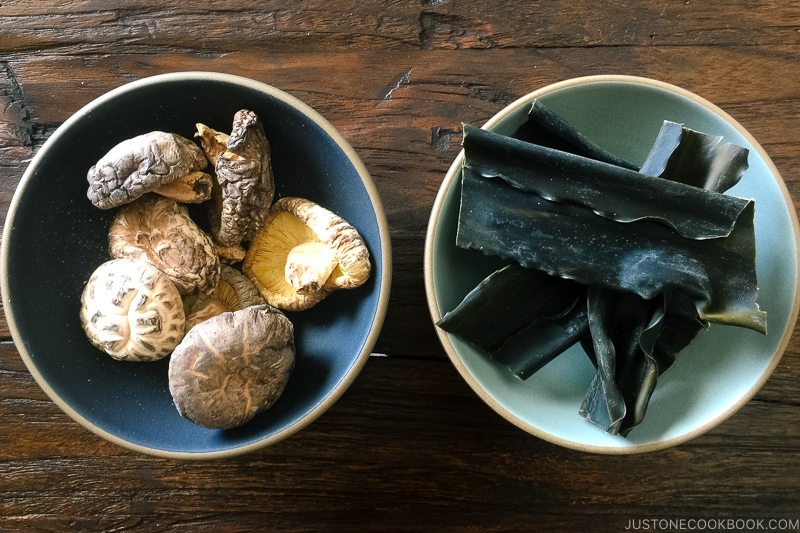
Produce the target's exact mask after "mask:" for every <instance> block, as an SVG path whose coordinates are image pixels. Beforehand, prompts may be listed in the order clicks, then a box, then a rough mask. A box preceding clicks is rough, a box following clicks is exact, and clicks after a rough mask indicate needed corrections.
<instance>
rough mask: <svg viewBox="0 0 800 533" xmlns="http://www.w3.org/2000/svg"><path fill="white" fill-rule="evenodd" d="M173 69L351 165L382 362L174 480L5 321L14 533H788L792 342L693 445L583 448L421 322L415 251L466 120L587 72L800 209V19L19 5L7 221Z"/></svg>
mask: <svg viewBox="0 0 800 533" xmlns="http://www.w3.org/2000/svg"><path fill="white" fill-rule="evenodd" d="M179 70H213V71H221V72H228V73H232V74H239V75H243V76H247V77H250V78H253V79H256V80H259V81H263V82H266V83H269V84H271V85H274V86H276V87H278V88H280V89H283V90H285V91H287V92H289V93H291V94H293V95H295V96H297V97H299V98H300V99H302V100H304V101H305V102H307V103H308V104H309V105H311V106H312V107H313V108H315V109H316V110H318V111H319V112H320V113H321V114H322V115H323V116H325V117H326V118H327V119H328V120H330V121H331V122H332V123H333V125H334V126H335V127H337V128H338V129H339V130H340V131H341V132H342V133H343V134H344V136H345V137H346V138H347V139H348V141H350V143H351V144H352V145H353V146H354V148H355V150H356V151H357V152H358V154H359V156H360V157H361V158H362V160H363V161H364V163H365V164H366V166H367V168H368V170H369V171H370V173H371V175H372V177H373V179H374V181H375V183H376V186H377V188H378V191H379V192H380V195H381V197H382V200H383V203H384V206H385V209H386V212H387V216H388V220H389V225H390V228H391V239H392V244H393V250H394V274H393V287H392V296H391V300H390V308H389V311H388V315H387V317H386V321H385V325H384V328H383V330H382V334H381V336H380V337H379V339H378V341H377V344H376V345H375V348H374V352H375V355H374V356H373V357H371V358H370V360H369V361H368V363H367V365H366V366H365V368H364V370H363V371H362V373H361V374H360V375H359V377H358V379H357V380H356V381H355V383H354V384H353V386H352V387H351V388H350V389H349V390H348V391H347V392H346V393H345V395H344V396H343V397H342V398H341V399H340V400H339V402H338V403H336V404H335V405H334V406H333V407H332V408H331V409H330V410H329V411H328V412H326V413H325V414H324V415H323V416H322V417H321V418H319V419H318V420H317V421H315V422H314V423H313V424H312V425H311V426H309V427H308V428H306V429H304V430H303V431H301V432H300V433H298V434H296V435H294V436H292V437H290V438H288V439H286V440H283V441H281V442H279V443H278V444H276V445H274V446H271V447H268V448H265V449H262V450H259V451H256V452H254V453H251V454H249V455H245V456H241V457H238V458H235V459H227V460H213V461H201V462H182V461H177V460H169V459H161V458H153V457H149V456H143V455H139V454H137V453H134V452H131V451H128V450H126V449H123V448H120V447H119V446H116V445H114V444H111V443H108V442H106V441H104V440H102V439H100V438H99V437H97V436H95V435H94V434H92V433H90V432H89V431H87V430H85V429H84V428H83V427H81V426H79V425H78V424H77V423H75V422H73V421H72V420H71V419H70V418H69V417H68V416H67V415H65V414H64V413H63V412H61V411H60V409H59V408H58V407H57V406H55V405H54V404H53V403H52V402H51V401H50V400H49V399H48V397H47V396H46V395H45V394H44V393H43V392H42V390H41V389H40V388H39V387H38V386H37V385H36V383H35V382H34V380H33V378H32V377H31V375H30V374H29V373H28V371H27V370H26V368H25V366H24V364H23V362H22V360H21V359H20V357H19V355H18V353H17V351H16V349H15V347H14V344H13V342H12V341H11V338H10V334H9V331H8V326H7V325H6V324H5V321H4V320H3V321H2V322H0V338H1V339H0V341H1V342H0V531H4V532H5V531H26V532H27V531H53V532H63V531H117V532H120V531H126V532H144V531H170V532H173V531H174V532H199V531H209V532H210V531H214V532H237V533H238V532H246V531H412V530H413V531H473V532H477V531H495V532H496V531H534V530H535V531H551V532H563V531H623V530H625V529H626V527H630V525H631V522H630V521H634V525H635V522H636V521H641V520H648V519H654V518H658V519H673V520H678V519H681V518H684V519H687V520H688V519H749V518H751V519H755V518H763V519H769V518H776V519H781V518H782V519H788V520H793V521H794V525H795V526H797V520H798V519H800V337H798V336H795V337H794V338H793V339H792V341H791V343H790V344H789V347H788V349H787V351H786V353H785V355H784V357H783V359H782V361H781V363H780V365H779V366H778V368H777V369H776V370H775V372H774V374H773V375H772V377H771V378H770V379H769V381H768V382H767V384H766V385H765V387H764V388H763V389H762V390H761V391H760V392H759V393H758V394H757V395H756V396H755V398H754V399H753V400H752V401H750V402H749V403H748V404H747V405H746V406H744V408H743V409H741V411H739V412H738V413H737V414H735V415H734V416H733V417H732V418H731V419H729V420H728V421H726V422H725V423H723V424H722V425H720V426H718V427H717V428H715V429H713V430H712V431H710V432H708V433H707V434H705V435H703V436H701V437H699V438H696V439H694V440H692V441H690V442H688V443H685V444H683V445H680V446H677V447H675V448H672V449H668V450H664V451H659V452H655V453H649V454H643V455H634V456H614V457H609V456H600V455H593V454H586V453H581V452H577V451H571V450H568V449H564V448H560V447H558V446H555V445H552V444H549V443H547V442H544V441H542V440H539V439H537V438H535V437H532V436H530V435H528V434H526V433H524V432H523V431H521V430H519V429H517V428H516V427H514V426H512V425H511V424H510V423H508V422H506V421H505V420H503V419H502V418H501V417H500V416H499V415H497V414H496V413H495V412H494V411H492V410H491V409H490V408H489V407H487V406H486V405H485V404H484V403H483V402H482V401H481V400H480V399H479V398H478V397H477V396H476V395H475V394H474V393H473V392H472V391H471V389H469V387H468V386H467V385H466V383H465V382H464V381H463V380H462V378H461V377H460V376H459V375H458V373H457V372H456V370H455V368H454V367H453V365H452V364H451V363H450V361H449V359H447V357H446V355H445V353H444V351H443V349H442V348H441V345H440V344H439V343H438V340H437V338H436V335H435V332H434V329H433V326H432V324H431V321H430V317H429V314H428V309H427V306H426V302H425V291H424V284H423V245H424V238H425V231H426V227H427V223H428V217H429V214H430V210H431V207H432V205H433V201H434V198H435V195H436V192H437V190H438V188H439V185H440V184H441V182H442V179H443V177H444V174H445V172H446V171H447V169H448V167H449V165H450V164H451V162H452V161H453V159H454V158H455V157H456V155H457V153H458V151H459V149H460V147H459V141H460V125H461V123H462V122H468V123H471V124H475V125H481V124H483V122H485V121H486V120H487V119H488V118H489V117H491V116H492V115H493V114H494V113H496V112H497V111H498V110H499V109H501V108H502V107H503V106H504V105H506V104H508V103H510V102H511V101H513V100H515V99H516V98H517V97H520V96H522V95H524V94H526V93H528V92H530V91H532V90H535V89H537V88H539V87H542V86H544V85H547V84H550V83H552V82H556V81H560V80H564V79H568V78H572V77H576V76H584V75H590V74H631V75H640V76H647V77H651V78H656V79H659V80H663V81H667V82H670V83H673V84H675V85H679V86H681V87H683V88H685V89H688V90H690V91H692V92H695V93H697V94H699V95H700V96H702V97H704V98H706V99H708V100H710V101H712V102H714V103H716V104H717V105H719V106H720V107H721V108H722V109H723V110H725V111H726V112H728V113H729V114H731V115H732V116H733V117H734V118H735V119H737V120H738V121H739V122H740V123H741V124H742V125H743V126H744V127H745V128H747V129H748V130H749V131H750V132H751V133H752V134H753V135H754V136H755V138H756V139H758V140H759V141H760V143H761V144H762V145H763V146H764V148H765V149H766V151H767V153H768V154H769V155H770V156H771V157H772V159H773V161H774V162H775V164H776V166H777V168H778V169H779V171H780V172H781V173H782V175H783V177H784V179H785V180H786V182H787V186H788V188H789V190H790V192H791V194H792V196H793V199H794V201H795V203H796V202H798V201H800V178H798V172H799V171H800V133H798V132H800V3H798V2H793V1H777V0H775V1H760V2H755V1H750V0H730V1H716V0H707V1H699V0H659V1H655V0H641V1H630V0H624V1H623V0H613V1H612V0H599V1H598V0H595V1H590V0H575V1H566V0H553V1H549V0H548V1H539V0H534V1H527V0H525V1H523V0H512V1H507V2H494V1H487V0H470V1H466V0H396V1H389V0H384V1H375V2H354V1H330V0H323V1H321V0H308V1H305V2H302V3H301V2H285V1H282V2H274V1H271V0H259V1H254V0H241V1H230V2H223V1H209V2H199V1H195V0H184V1H183V2H163V1H159V0H131V1H128V2H121V1H100V0H84V1H79V2H64V1H56V0H11V1H3V2H0V214H2V216H3V217H5V214H6V212H7V210H8V205H9V202H10V200H11V197H12V195H13V193H14V190H15V187H16V186H17V184H18V182H19V180H20V177H21V176H22V174H23V172H24V170H25V168H26V166H27V164H28V163H29V161H30V159H31V157H32V156H33V155H34V154H35V153H36V151H37V150H38V149H39V148H40V147H41V145H42V143H43V142H44V141H45V140H46V139H47V138H48V136H49V135H50V134H51V133H52V132H53V131H54V130H55V129H56V128H57V127H58V126H59V125H60V124H61V123H62V122H63V121H64V120H65V119H67V118H68V117H69V116H70V115H71V114H72V113H73V112H75V111H76V110H77V109H79V108H80V107H81V106H83V105H84V104H86V103H88V102H89V101H91V100H92V99H94V98H95V97H97V96H99V95H101V94H102V93H104V92H106V91H108V90H110V89H113V88H115V87H118V86H120V85H122V84H124V83H126V82H128V81H131V80H136V79H139V78H141V77H145V76H150V75H153V74H159V73H164V72H171V71H179ZM765 523H766V522H765ZM640 524H641V522H640ZM651 525H652V523H651ZM656 525H658V524H656ZM661 525H662V526H663V525H666V524H663V523H662V524H661ZM662 529H664V528H663V527H662ZM650 530H655V528H650ZM795 530H796V529H795Z"/></svg>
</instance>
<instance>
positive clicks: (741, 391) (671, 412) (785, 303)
mask: <svg viewBox="0 0 800 533" xmlns="http://www.w3.org/2000/svg"><path fill="white" fill-rule="evenodd" d="M535 98H539V99H541V101H542V102H543V103H544V104H546V105H547V107H548V108H550V109H552V110H553V111H555V112H557V113H558V114H560V115H561V116H563V117H564V118H566V119H567V120H568V121H570V122H572V123H573V124H574V125H575V126H576V127H577V128H578V129H579V130H580V131H581V132H583V133H584V134H585V135H586V136H587V137H589V138H590V139H592V140H594V141H595V142H597V143H598V144H600V145H601V146H603V147H604V148H606V149H607V150H609V151H611V152H613V153H615V154H617V155H619V156H621V157H624V158H627V159H628V160H630V161H632V162H635V163H638V164H641V163H642V162H643V161H644V158H645V157H646V155H647V152H648V150H649V148H650V146H651V144H652V141H653V140H654V139H655V137H656V135H657V133H658V131H659V129H660V127H661V124H662V121H664V120H671V121H674V122H679V123H683V124H685V125H686V126H687V127H689V128H692V129H695V130H699V131H703V132H706V133H711V134H718V135H722V136H723V137H724V140H723V142H725V141H730V142H734V143H737V144H740V145H742V146H746V147H748V148H749V149H750V156H749V165H750V166H749V169H748V170H747V172H746V174H745V175H744V177H743V178H742V180H741V182H740V183H739V184H738V185H737V186H736V187H735V188H733V189H731V190H730V191H729V194H733V195H736V196H741V197H746V198H754V199H755V201H756V215H755V228H756V239H757V251H756V253H757V275H758V280H759V296H758V301H759V305H760V307H761V308H762V309H764V310H765V311H766V312H767V313H768V321H769V325H768V327H769V333H768V335H765V336H764V335H760V334H758V333H755V332H753V331H750V330H745V329H742V328H735V327H727V326H721V325H716V324H713V325H712V326H711V328H710V329H709V330H708V331H705V332H701V334H700V335H699V337H698V338H697V339H696V340H695V341H694V342H693V343H692V344H691V345H690V346H689V347H688V348H687V349H685V350H684V351H683V352H682V353H681V354H680V355H679V357H678V360H677V361H676V363H675V364H674V365H673V366H672V367H671V368H670V369H669V371H668V372H665V373H664V374H663V375H662V376H661V378H660V379H659V383H658V386H657V387H656V390H655V393H654V395H653V397H652V399H651V402H650V406H649V408H648V412H647V416H646V417H645V420H644V422H643V423H642V424H641V425H639V426H638V427H637V428H635V429H634V430H633V431H632V432H631V433H630V434H629V436H628V438H623V437H618V436H611V435H607V434H606V433H604V432H603V431H602V430H601V429H600V428H597V427H595V426H594V425H592V424H591V423H589V422H587V421H586V420H584V419H583V418H581V417H580V416H579V415H578V408H579V406H580V404H581V401H582V400H583V397H584V395H585V393H586V390H587V388H588V385H589V382H590V381H591V378H592V376H593V375H594V367H593V366H592V364H591V363H590V361H589V359H588V358H587V357H586V355H585V354H584V353H583V351H582V349H581V348H580V347H579V346H575V347H573V348H571V349H570V350H568V351H567V352H565V353H564V354H562V355H561V356H559V357H558V358H557V359H556V360H555V361H553V362H552V363H550V364H549V365H547V366H546V367H545V368H544V369H542V370H541V371H540V372H538V373H537V374H535V375H534V376H533V377H531V378H529V379H528V380H527V381H520V380H518V379H516V378H515V377H514V376H513V375H512V374H511V373H510V372H509V371H508V370H507V369H505V368H501V367H500V366H498V365H496V364H495V363H493V362H491V361H489V360H488V358H487V357H486V356H485V355H483V354H482V353H480V352H479V351H478V350H476V349H475V348H473V347H472V346H471V345H469V344H468V343H465V342H463V341H462V340H460V339H459V338H457V337H455V336H452V335H449V334H446V333H444V332H443V331H441V330H438V333H439V337H440V339H441V340H442V343H443V345H444V346H445V349H446V350H447V352H448V355H449V356H450V358H451V359H452V360H453V362H454V364H455V365H456V367H457V368H458V369H459V371H460V372H461V374H462V375H463V376H464V377H465V379H466V380H467V382H468V383H469V384H470V385H471V386H472V387H473V389H474V390H475V391H476V392H477V393H478V394H479V395H480V396H481V397H482V398H483V399H484V400H485V401H486V402H487V403H488V404H489V405H490V406H492V407H493V408H494V409H495V410H496V411H498V412H499V413H500V414H501V415H503V416H504V417H506V418H507V419H508V420H510V421H511V422H513V423H515V424H517V425H518V426H520V427H522V428H523V429H525V430H527V431H529V432H530V433H533V434H535V435H538V436H540V437H542V438H544V439H547V440H549V441H552V442H556V443H558V444H561V445H564V446H568V447H571V448H576V449H582V450H586V451H593V452H601V453H633V452H641V451H649V450H653V449H657V448H663V447H666V446H669V445H673V444H676V443H678V442H682V441H685V440H687V439H689V438H691V437H693V436H696V435H698V434H700V433H701V432H703V431H705V430H707V429H708V428H710V427H713V426H714V425H716V424H718V423H719V422H721V421H722V420H724V419H725V418H727V417H728V416H729V415H730V414H732V413H733V412H734V411H735V410H736V409H737V408H738V407H740V406H741V405H742V404H743V403H744V402H746V401H747V400H748V399H749V398H750V397H752V395H753V394H754V393H755V392H756V391H757V389H758V388H759V387H760V386H761V384H762V383H763V382H764V381H765V380H766V379H767V377H768V376H769V374H770V373H771V371H772V369H773V368H774V366H775V365H776V364H777V361H778V359H779V358H780V356H781V354H782V352H783V349H784V348H785V345H786V342H787V341H788V338H789V336H790V334H791V329H792V327H793V324H794V321H795V318H796V314H797V292H798V291H797V283H798V280H797V257H798V255H797V254H798V250H797V221H796V218H795V214H794V211H793V209H792V207H791V203H790V201H789V200H788V194H787V193H786V189H785V186H784V184H783V182H782V180H781V178H780V176H779V175H778V174H777V171H776V170H775V169H774V167H773V165H772V163H771V162H770V161H769V158H768V157H767V156H766V154H765V153H764V151H763V149H762V148H761V147H760V146H758V144H757V143H756V142H755V141H754V140H753V139H752V137H750V135H749V134H748V133H747V132H746V131H744V129H743V128H741V126H739V125H738V124H736V123H735V122H734V121H733V120H732V119H730V117H728V116H727V115H725V114H724V113H723V112H722V111H720V110H719V109H718V108H716V107H715V106H713V105H711V104H709V103H708V102H705V101H704V100H702V99H700V98H699V97H695V96H694V95H691V94H688V93H686V92H685V91H681V90H679V89H677V88H673V87H670V86H667V85H665V84H660V83H657V82H651V81H650V80H640V79H630V78H625V79H610V78H604V79H602V80H601V79H595V78H590V79H583V80H580V81H577V82H572V83H565V84H559V85H556V86H553V87H549V88H545V89H542V90H540V91H537V92H536V93H532V95H530V97H527V98H525V99H524V100H523V101H519V102H517V103H515V104H513V105H512V106H511V107H510V108H508V109H506V110H504V111H502V112H501V113H500V114H498V115H497V116H496V117H494V118H493V119H492V120H491V121H490V122H489V123H488V124H487V126H486V127H487V128H488V129H492V130H494V131H497V132H499V133H504V134H511V133H513V132H514V131H515V130H516V128H517V127H518V126H519V125H520V124H521V123H523V122H524V121H525V119H526V115H527V111H528V104H529V103H530V102H531V101H532V100H533V99H535ZM460 162H461V157H459V160H457V161H456V162H455V163H454V164H453V166H452V168H451V170H450V172H449V173H448V176H447V177H446V178H445V182H444V183H443V186H442V190H441V191H440V196H439V198H438V199H437V205H436V206H435V208H434V212H433V214H432V217H431V225H430V227H429V234H428V239H429V242H428V247H427V253H426V271H427V274H426V282H427V284H428V287H427V288H428V294H429V304H430V307H431V314H432V317H433V319H434V321H436V320H438V319H439V318H440V317H441V316H442V315H443V314H444V313H445V312H447V311H449V310H451V309H453V308H454V307H455V306H456V305H457V304H458V303H459V302H460V301H461V299H462V298H463V297H464V295H466V293H467V292H469V291H470V290H471V289H472V288H474V287H475V285H476V284H477V283H478V282H479V281H480V280H481V279H483V278H484V277H485V276H486V275H488V274H489V273H490V272H492V271H493V270H494V269H496V268H498V267H499V266H500V265H501V264H502V263H501V262H499V261H498V260H496V259H493V258H490V257H486V256H483V255H482V254H481V253H480V252H476V251H466V250H461V249H458V248H456V246H455V234H456V227H457V220H458V207H459V194H460V170H459V165H460Z"/></svg>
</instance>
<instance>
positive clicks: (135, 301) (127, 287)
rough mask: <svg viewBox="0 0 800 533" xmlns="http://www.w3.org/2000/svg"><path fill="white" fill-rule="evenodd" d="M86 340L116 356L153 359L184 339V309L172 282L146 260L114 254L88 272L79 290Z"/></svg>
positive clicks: (140, 359)
mask: <svg viewBox="0 0 800 533" xmlns="http://www.w3.org/2000/svg"><path fill="white" fill-rule="evenodd" d="M80 319H81V325H82V326H83V330H84V331H85V332H86V336H87V337H88V338H89V341H91V343H92V344H93V345H94V346H96V347H97V348H99V349H101V350H103V351H104V352H106V353H107V354H109V355H110V356H111V357H113V358H114V359H118V360H120V361H156V360H158V359H161V358H163V357H165V356H167V355H169V353H170V352H172V350H173V349H174V348H175V346H177V345H178V343H179V342H180V341H181V339H183V332H184V319H185V317H184V312H183V305H182V302H181V297H180V294H178V289H176V288H175V285H173V284H172V282H171V281H169V279H168V278H167V277H166V276H165V275H164V274H163V273H161V271H159V270H158V269H157V268H156V267H154V266H153V265H151V264H150V263H147V262H146V261H134V260H132V259H113V260H111V261H107V262H105V263H103V264H102V265H100V266H99V267H98V268H97V269H96V270H95V271H94V273H92V275H91V277H90V278H89V281H88V282H87V283H86V287H85V288H84V290H83V294H82V295H81V312H80Z"/></svg>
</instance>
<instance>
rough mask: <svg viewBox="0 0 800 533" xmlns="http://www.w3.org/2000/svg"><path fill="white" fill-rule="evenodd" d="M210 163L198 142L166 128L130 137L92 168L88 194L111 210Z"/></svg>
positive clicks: (95, 203) (95, 202)
mask: <svg viewBox="0 0 800 533" xmlns="http://www.w3.org/2000/svg"><path fill="white" fill-rule="evenodd" d="M207 166H208V161H207V160H206V158H205V155H204V154H203V151H202V150H201V149H200V147H199V146H197V145H196V144H195V143H193V142H192V141H190V140H189V139H186V138H185V137H181V136H180V135H176V134H174V133H165V132H163V131H152V132H150V133H145V134H143V135H138V136H136V137H133V138H131V139H126V140H124V141H122V142H121V143H119V144H118V145H116V146H115V147H113V148H112V149H111V150H109V152H108V153H107V154H106V155H104V156H103V157H101V158H100V160H99V161H98V162H97V163H96V164H95V165H94V166H93V167H92V168H90V169H89V172H88V173H87V175H86V179H87V180H88V181H89V189H88V191H87V193H86V195H87V196H88V197H89V199H90V200H91V201H92V203H93V204H94V205H95V206H97V207H99V208H100V209H111V208H112V207H117V206H119V205H122V204H126V203H128V202H131V201H133V200H136V199H137V198H139V197H140V196H142V195H144V194H145V193H148V192H150V191H153V190H155V189H157V188H159V187H160V186H162V185H165V184H168V183H171V182H173V181H175V180H177V179H179V178H182V177H184V176H186V175H187V174H191V173H193V172H196V171H200V170H203V169H204V168H206V167H207Z"/></svg>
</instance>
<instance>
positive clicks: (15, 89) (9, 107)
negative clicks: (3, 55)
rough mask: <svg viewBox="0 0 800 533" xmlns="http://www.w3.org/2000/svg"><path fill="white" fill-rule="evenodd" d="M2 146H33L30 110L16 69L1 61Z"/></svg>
mask: <svg viewBox="0 0 800 533" xmlns="http://www.w3.org/2000/svg"><path fill="white" fill-rule="evenodd" d="M0 105H2V107H1V108H0V148H4V147H10V146H17V147H20V146H21V147H26V148H31V147H33V137H32V134H31V126H30V120H31V117H30V112H29V110H28V107H27V105H26V104H25V95H24V93H23V90H22V85H21V84H20V83H19V80H18V79H17V76H16V74H15V73H14V69H13V68H12V67H11V65H10V64H9V62H8V61H2V62H0Z"/></svg>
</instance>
